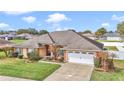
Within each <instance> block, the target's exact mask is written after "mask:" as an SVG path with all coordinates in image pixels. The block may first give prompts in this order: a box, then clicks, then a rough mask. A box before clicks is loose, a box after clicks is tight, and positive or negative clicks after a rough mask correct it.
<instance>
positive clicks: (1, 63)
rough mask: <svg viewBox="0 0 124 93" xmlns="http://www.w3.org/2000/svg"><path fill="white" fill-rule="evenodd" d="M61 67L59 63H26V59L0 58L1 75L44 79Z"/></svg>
mask: <svg viewBox="0 0 124 93" xmlns="http://www.w3.org/2000/svg"><path fill="white" fill-rule="evenodd" d="M59 67H60V65H58V64H49V63H36V62H35V63H25V60H24V59H18V58H6V59H1V60H0V75H3V76H11V77H19V78H25V79H32V80H43V79H45V78H46V77H47V76H49V75H50V74H51V73H53V72H54V71H55V70H57V69H58V68H59Z"/></svg>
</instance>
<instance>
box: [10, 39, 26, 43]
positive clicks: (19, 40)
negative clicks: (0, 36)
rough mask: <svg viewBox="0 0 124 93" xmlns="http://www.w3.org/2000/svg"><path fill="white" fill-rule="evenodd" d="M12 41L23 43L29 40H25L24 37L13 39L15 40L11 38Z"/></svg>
mask: <svg viewBox="0 0 124 93" xmlns="http://www.w3.org/2000/svg"><path fill="white" fill-rule="evenodd" d="M10 41H11V42H13V43H15V44H21V43H24V42H25V41H27V40H24V39H13V40H10Z"/></svg>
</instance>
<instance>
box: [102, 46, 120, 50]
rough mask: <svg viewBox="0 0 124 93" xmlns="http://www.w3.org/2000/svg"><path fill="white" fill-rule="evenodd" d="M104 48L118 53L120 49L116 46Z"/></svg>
mask: <svg viewBox="0 0 124 93" xmlns="http://www.w3.org/2000/svg"><path fill="white" fill-rule="evenodd" d="M104 48H106V49H108V50H112V51H118V49H117V48H116V46H105V47H104Z"/></svg>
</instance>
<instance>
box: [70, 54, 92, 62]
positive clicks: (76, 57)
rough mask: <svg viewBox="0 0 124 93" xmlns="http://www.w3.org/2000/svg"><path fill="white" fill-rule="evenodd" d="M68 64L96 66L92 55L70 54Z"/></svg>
mask: <svg viewBox="0 0 124 93" xmlns="http://www.w3.org/2000/svg"><path fill="white" fill-rule="evenodd" d="M68 62H74V63H84V64H94V57H93V55H92V54H81V53H68Z"/></svg>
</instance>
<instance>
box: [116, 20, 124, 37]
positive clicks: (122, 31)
mask: <svg viewBox="0 0 124 93" xmlns="http://www.w3.org/2000/svg"><path fill="white" fill-rule="evenodd" d="M117 31H118V32H119V33H120V34H121V35H123V34H124V22H121V23H119V24H118V25H117Z"/></svg>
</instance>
